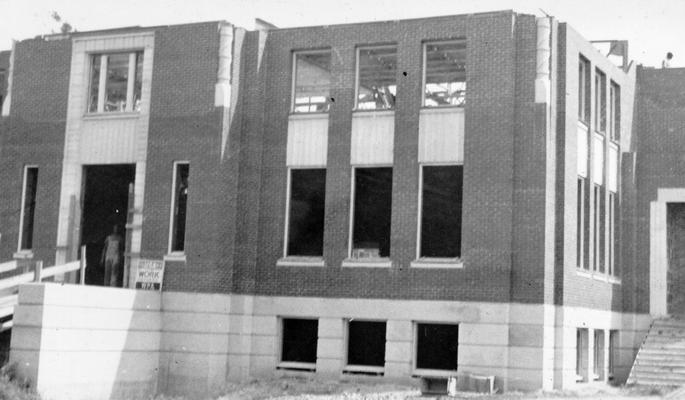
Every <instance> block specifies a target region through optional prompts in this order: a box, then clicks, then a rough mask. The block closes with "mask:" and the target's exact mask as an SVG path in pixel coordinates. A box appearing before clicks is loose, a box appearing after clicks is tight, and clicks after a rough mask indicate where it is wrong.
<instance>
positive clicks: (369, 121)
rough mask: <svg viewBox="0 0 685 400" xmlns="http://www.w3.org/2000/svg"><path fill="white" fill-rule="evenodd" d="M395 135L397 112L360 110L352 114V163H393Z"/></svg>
mask: <svg viewBox="0 0 685 400" xmlns="http://www.w3.org/2000/svg"><path fill="white" fill-rule="evenodd" d="M394 135H395V113H394V112H392V111H390V112H388V111H385V112H383V111H381V112H368V111H367V112H358V113H354V114H353V116H352V143H351V148H350V162H351V164H352V165H357V166H359V165H379V164H385V165H389V164H390V165H391V164H392V162H393V146H394Z"/></svg>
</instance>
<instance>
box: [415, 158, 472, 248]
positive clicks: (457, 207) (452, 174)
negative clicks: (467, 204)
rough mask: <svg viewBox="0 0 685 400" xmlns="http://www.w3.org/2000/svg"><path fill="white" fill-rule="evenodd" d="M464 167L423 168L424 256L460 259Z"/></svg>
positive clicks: (422, 235) (422, 242) (422, 216)
mask: <svg viewBox="0 0 685 400" xmlns="http://www.w3.org/2000/svg"><path fill="white" fill-rule="evenodd" d="M463 170H464V169H463V166H461V165H450V166H430V167H429V166H425V167H423V188H422V206H421V257H440V258H454V257H460V256H461V222H462V221H461V219H462V217H461V214H462V187H463Z"/></svg>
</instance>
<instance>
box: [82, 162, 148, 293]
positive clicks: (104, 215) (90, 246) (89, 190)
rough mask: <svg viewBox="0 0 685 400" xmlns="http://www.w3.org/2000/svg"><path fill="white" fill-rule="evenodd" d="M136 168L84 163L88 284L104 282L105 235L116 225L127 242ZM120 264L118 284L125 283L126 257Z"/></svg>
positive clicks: (83, 230) (83, 232)
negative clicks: (127, 228) (128, 218)
mask: <svg viewBox="0 0 685 400" xmlns="http://www.w3.org/2000/svg"><path fill="white" fill-rule="evenodd" d="M135 172H136V166H135V164H116V165H87V166H84V167H83V192H82V193H83V203H82V205H83V207H82V214H81V246H86V284H87V285H99V286H102V285H104V280H105V267H104V265H103V263H102V262H101V257H102V251H103V248H104V243H105V239H106V238H107V236H108V235H109V234H111V233H112V231H113V229H114V227H115V226H117V229H118V231H119V234H120V235H121V236H122V237H123V238H124V243H126V233H127V232H126V228H125V227H126V221H127V215H128V205H129V204H128V203H129V198H130V197H132V196H131V194H132V192H133V182H134V179H135ZM129 192H130V193H129ZM120 268H121V272H120V273H119V279H118V281H117V283H116V286H118V287H121V286H122V280H123V259H122V263H121V267H120Z"/></svg>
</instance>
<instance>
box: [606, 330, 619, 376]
mask: <svg viewBox="0 0 685 400" xmlns="http://www.w3.org/2000/svg"><path fill="white" fill-rule="evenodd" d="M617 365H618V331H617V330H611V331H609V366H608V367H609V368H608V370H609V376H608V378H609V380H613V379H614V374H615V373H616V366H617Z"/></svg>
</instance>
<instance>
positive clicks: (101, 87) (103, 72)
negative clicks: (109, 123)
mask: <svg viewBox="0 0 685 400" xmlns="http://www.w3.org/2000/svg"><path fill="white" fill-rule="evenodd" d="M108 59H109V56H108V55H106V54H103V55H102V56H101V57H100V82H98V112H99V113H101V112H104V111H105V91H106V87H105V86H106V84H107V61H108Z"/></svg>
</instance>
